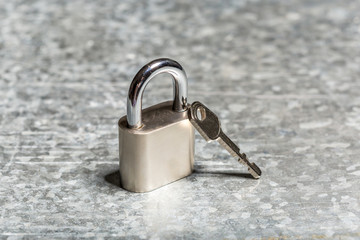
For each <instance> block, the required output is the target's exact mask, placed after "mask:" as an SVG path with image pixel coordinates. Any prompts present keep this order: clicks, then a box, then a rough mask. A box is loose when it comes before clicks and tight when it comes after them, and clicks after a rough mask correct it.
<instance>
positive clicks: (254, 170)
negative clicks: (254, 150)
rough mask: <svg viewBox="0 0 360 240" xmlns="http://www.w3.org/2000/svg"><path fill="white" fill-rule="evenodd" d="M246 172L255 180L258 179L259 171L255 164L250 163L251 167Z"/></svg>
mask: <svg viewBox="0 0 360 240" xmlns="http://www.w3.org/2000/svg"><path fill="white" fill-rule="evenodd" d="M248 170H249V172H250V173H251V175H252V176H253V177H254V178H255V179H259V178H260V176H261V170H260V168H259V167H258V166H257V165H256V164H255V163H251V167H249V168H248Z"/></svg>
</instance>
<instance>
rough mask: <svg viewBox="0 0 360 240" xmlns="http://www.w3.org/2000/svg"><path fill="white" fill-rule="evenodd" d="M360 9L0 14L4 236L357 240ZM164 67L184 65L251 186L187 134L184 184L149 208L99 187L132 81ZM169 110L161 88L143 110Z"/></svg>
mask: <svg viewBox="0 0 360 240" xmlns="http://www.w3.org/2000/svg"><path fill="white" fill-rule="evenodd" d="M359 11H360V2H359V1H355V0H345V1H331V0H330V1H325V0H319V1H306V0H304V1H300V0H290V1H281V0H279V1H277V0H273V1H263V0H251V1H246V0H239V1H211V0H207V1H187V0H182V1H180V0H179V1H155V0H154V1H114V0H109V1H98V0H89V1H86V0H75V1H45V0H37V1H32V0H31V1H16V0H14V1H5V0H0V96H1V98H0V168H1V170H0V177H1V184H0V206H1V210H0V214H1V215H0V216H1V218H0V236H2V237H16V236H17V237H30V238H32V237H34V236H52V237H74V236H75V237H95V238H101V237H133V238H155V239H157V238H160V239H161V238H172V239H173V238H185V239H187V238H227V239H243V238H249V239H252V238H255V239H260V238H266V239H267V238H273V237H277V238H280V239H281V238H290V239H293V238H297V239H310V238H313V239H316V238H331V239H336V238H343V237H346V238H349V239H351V238H354V239H356V238H359V236H360V227H359V222H360V212H359V204H360V200H359V199H360V195H359V192H360V187H359V186H360V185H359V176H360V164H359V161H358V158H359V154H360V150H359V146H360V142H359V139H360V97H359V90H360V81H359V76H360V68H359V64H360V16H359ZM159 57H168V58H172V59H174V60H176V61H178V62H179V63H180V64H181V65H182V66H183V67H184V69H185V71H186V73H187V75H188V78H189V101H190V102H193V101H196V100H199V101H201V102H203V103H204V104H206V105H207V106H208V107H209V108H210V109H212V110H213V111H214V112H216V113H217V114H218V115H219V118H220V119H221V122H222V126H223V129H224V131H225V132H226V133H227V134H228V135H229V137H230V138H232V139H233V140H234V142H236V143H238V144H239V145H240V148H241V150H243V151H244V152H246V153H247V154H248V156H249V158H250V160H251V161H254V162H256V163H257V165H258V166H259V167H260V168H261V169H262V170H263V177H262V179H261V180H260V181H255V180H252V179H246V178H243V177H241V173H244V172H246V168H244V167H243V166H240V165H238V163H237V161H236V160H234V159H232V158H231V157H230V156H229V155H228V154H227V152H226V151H224V150H223V149H222V148H221V147H220V146H218V145H217V143H206V142H205V141H204V140H203V139H202V138H201V137H200V136H199V135H198V134H197V135H196V156H195V173H194V174H193V175H191V176H190V177H188V178H186V179H183V180H181V181H178V182H176V183H174V184H170V185H168V186H166V187H164V188H161V189H159V190H156V191H154V192H151V193H149V194H131V193H128V192H126V191H124V190H122V189H120V188H119V187H118V186H116V184H115V185H114V183H113V182H112V181H108V180H107V179H109V178H106V177H107V176H108V177H109V176H111V178H113V177H114V174H115V173H116V172H117V169H118V160H119V159H118V142H117V137H118V135H117V134H118V133H117V120H118V119H119V118H120V117H121V116H123V115H125V114H126V95H127V91H128V87H129V85H130V82H131V80H132V78H133V77H134V75H135V74H136V72H137V71H138V70H139V69H140V68H141V67H142V66H143V65H144V64H146V63H147V62H149V61H151V60H153V59H156V58H159ZM171 98H172V82H171V80H170V79H169V77H168V76H166V75H164V76H159V77H158V78H157V79H155V80H153V81H152V82H151V83H150V84H149V86H148V87H147V89H146V91H145V95H144V99H143V103H144V106H145V107H147V106H151V105H153V104H156V103H158V102H161V101H164V100H167V99H171ZM115 175H116V174H115ZM115 177H116V176H115Z"/></svg>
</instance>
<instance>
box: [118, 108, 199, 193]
mask: <svg viewBox="0 0 360 240" xmlns="http://www.w3.org/2000/svg"><path fill="white" fill-rule="evenodd" d="M172 104H173V102H172V101H168V102H164V103H160V104H157V105H155V106H152V107H149V108H147V109H144V110H143V111H142V121H143V126H142V127H141V128H140V129H130V128H128V126H127V120H126V116H124V117H122V118H120V120H119V122H118V126H119V154H120V181H121V186H122V187H123V188H124V189H126V190H129V191H132V192H148V191H151V190H154V189H156V188H159V187H161V186H164V185H166V184H169V183H171V182H174V181H176V180H179V179H181V178H184V177H186V176H188V175H190V174H191V173H192V171H193V165H194V128H193V126H192V124H191V122H190V121H189V119H188V112H187V111H184V112H175V111H173V110H172Z"/></svg>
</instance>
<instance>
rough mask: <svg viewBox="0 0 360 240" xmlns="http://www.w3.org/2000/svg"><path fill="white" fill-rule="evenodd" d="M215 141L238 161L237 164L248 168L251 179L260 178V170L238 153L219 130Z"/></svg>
mask: <svg viewBox="0 0 360 240" xmlns="http://www.w3.org/2000/svg"><path fill="white" fill-rule="evenodd" d="M217 141H218V142H219V143H220V144H221V145H222V146H223V147H224V148H225V149H226V150H227V151H228V152H229V153H230V154H231V155H232V156H233V157H235V158H237V159H238V162H239V163H241V164H243V165H245V166H246V167H248V171H249V172H250V174H251V176H253V178H255V179H258V178H260V176H261V170H260V168H259V167H258V166H257V165H256V164H255V163H250V161H249V159H248V158H247V156H246V154H245V153H241V152H240V148H239V147H238V146H237V145H236V144H235V143H234V142H233V141H232V140H231V139H230V138H229V137H228V136H226V134H225V133H224V132H223V131H222V130H220V134H219V138H218V139H217Z"/></svg>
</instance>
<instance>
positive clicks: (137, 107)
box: [127, 58, 187, 128]
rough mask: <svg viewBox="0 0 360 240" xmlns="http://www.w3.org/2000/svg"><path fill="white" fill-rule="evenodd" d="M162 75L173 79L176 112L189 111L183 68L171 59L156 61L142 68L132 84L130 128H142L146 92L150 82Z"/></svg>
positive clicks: (129, 110)
mask: <svg viewBox="0 0 360 240" xmlns="http://www.w3.org/2000/svg"><path fill="white" fill-rule="evenodd" d="M161 73H169V74H170V75H171V76H172V78H173V86H174V104H173V109H174V111H177V112H182V111H185V110H186V109H187V77H186V73H185V71H184V70H183V68H182V66H181V65H180V64H179V63H178V62H176V61H174V60H171V59H167V58H160V59H156V60H154V61H152V62H150V63H148V64H146V65H145V66H144V67H142V68H141V69H140V70H139V72H138V73H137V74H136V75H135V77H134V79H133V81H132V82H131V85H130V88H129V93H128V99H127V122H128V127H129V128H140V127H141V126H142V119H141V107H142V102H141V101H142V96H143V93H144V90H145V88H146V85H147V84H148V83H149V82H150V80H151V79H153V78H154V77H155V76H157V75H158V74H161Z"/></svg>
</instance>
